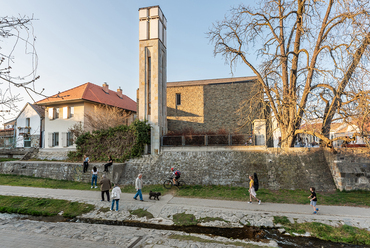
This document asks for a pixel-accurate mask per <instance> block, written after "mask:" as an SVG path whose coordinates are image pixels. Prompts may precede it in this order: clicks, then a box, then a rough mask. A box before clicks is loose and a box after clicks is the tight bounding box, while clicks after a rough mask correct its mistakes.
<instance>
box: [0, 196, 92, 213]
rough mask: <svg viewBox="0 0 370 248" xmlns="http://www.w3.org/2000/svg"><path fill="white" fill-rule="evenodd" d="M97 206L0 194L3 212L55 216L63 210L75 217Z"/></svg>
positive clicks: (0, 208)
mask: <svg viewBox="0 0 370 248" xmlns="http://www.w3.org/2000/svg"><path fill="white" fill-rule="evenodd" d="M94 208H95V207H94V206H93V205H91V204H85V203H79V202H70V201H66V200H56V199H47V198H32V197H21V196H0V212H1V213H18V214H28V215H35V216H55V215H57V214H58V213H60V212H62V211H63V216H64V217H68V218H73V217H76V216H79V215H81V214H84V213H87V212H90V211H92V210H93V209H94Z"/></svg>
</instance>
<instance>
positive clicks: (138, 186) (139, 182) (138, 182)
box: [134, 174, 144, 201]
mask: <svg viewBox="0 0 370 248" xmlns="http://www.w3.org/2000/svg"><path fill="white" fill-rule="evenodd" d="M142 177H143V175H141V174H139V175H138V176H137V178H136V181H135V189H136V191H137V192H136V195H135V196H134V199H135V200H137V199H136V198H137V196H140V201H144V200H143V195H142V194H141V189H142V188H143V180H141V178H142Z"/></svg>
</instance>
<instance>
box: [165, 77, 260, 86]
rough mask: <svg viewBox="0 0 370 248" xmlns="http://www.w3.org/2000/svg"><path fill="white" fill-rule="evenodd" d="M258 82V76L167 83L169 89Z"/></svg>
mask: <svg viewBox="0 0 370 248" xmlns="http://www.w3.org/2000/svg"><path fill="white" fill-rule="evenodd" d="M255 80H257V77H256V76H253V77H234V78H217V79H205V80H193V81H179V82H167V87H181V86H196V85H212V84H231V83H246V82H252V81H255Z"/></svg>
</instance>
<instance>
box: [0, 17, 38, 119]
mask: <svg viewBox="0 0 370 248" xmlns="http://www.w3.org/2000/svg"><path fill="white" fill-rule="evenodd" d="M33 20H34V18H33V17H27V16H19V17H9V16H5V17H0V42H1V43H0V85H1V87H0V111H2V112H5V111H6V112H8V111H9V110H15V109H17V106H16V103H17V102H19V101H21V100H22V97H21V96H20V94H14V93H13V89H14V88H23V89H25V91H26V92H27V93H28V95H30V97H31V98H32V96H31V94H32V93H37V94H40V93H41V92H39V91H37V90H36V89H35V85H34V82H35V81H36V80H37V79H38V78H39V76H37V74H36V69H37V53H36V50H35V40H36V37H35V36H34V33H33V26H32V21H33ZM22 44H23V45H24V46H23V49H24V53H25V55H26V56H30V59H31V62H30V68H31V69H30V71H27V72H25V71H23V72H22V73H23V74H22V75H20V74H19V73H17V75H15V73H14V69H13V68H12V67H14V64H15V54H16V52H17V50H18V48H21V45H22Z"/></svg>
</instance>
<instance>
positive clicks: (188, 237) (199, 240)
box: [168, 234, 261, 248]
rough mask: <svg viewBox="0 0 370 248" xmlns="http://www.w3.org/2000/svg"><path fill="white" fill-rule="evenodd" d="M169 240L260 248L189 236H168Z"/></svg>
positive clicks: (252, 246) (240, 243)
mask: <svg viewBox="0 0 370 248" xmlns="http://www.w3.org/2000/svg"><path fill="white" fill-rule="evenodd" d="M168 237H169V238H170V239H177V240H181V241H194V242H202V243H214V244H223V245H235V246H238V247H244V248H257V247H261V246H258V245H252V244H246V243H242V242H222V241H217V240H210V239H202V238H200V237H196V236H191V235H178V234H173V235H170V236H168Z"/></svg>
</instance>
